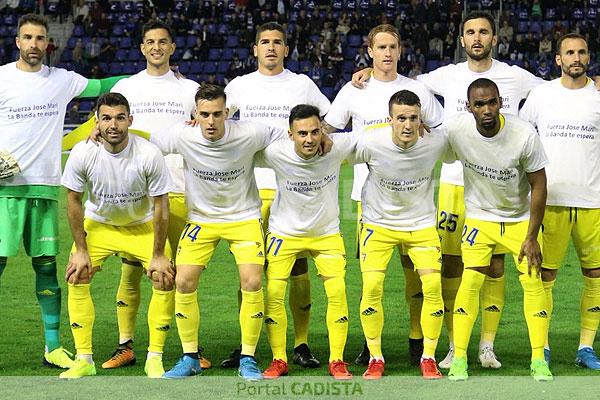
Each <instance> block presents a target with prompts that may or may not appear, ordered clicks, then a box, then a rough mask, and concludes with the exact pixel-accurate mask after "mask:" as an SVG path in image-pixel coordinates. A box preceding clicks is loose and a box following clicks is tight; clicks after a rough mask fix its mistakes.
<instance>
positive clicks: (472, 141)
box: [444, 78, 552, 381]
mask: <svg viewBox="0 0 600 400" xmlns="http://www.w3.org/2000/svg"><path fill="white" fill-rule="evenodd" d="M467 98H468V103H467V108H468V110H469V111H470V112H471V113H472V116H471V115H468V114H464V113H461V114H458V115H456V116H454V117H452V118H450V119H448V120H447V121H444V128H445V130H446V132H447V134H448V140H449V142H450V146H451V147H452V149H453V150H454V152H455V153H456V158H457V159H460V160H461V162H462V163H463V165H464V177H465V204H466V214H467V215H466V219H465V225H464V228H463V232H462V257H463V260H464V264H465V270H464V272H463V277H462V282H461V284H460V287H459V289H458V293H457V295H456V302H455V305H454V345H455V354H454V358H453V360H452V364H451V366H450V372H449V374H448V377H449V378H450V379H451V380H465V379H467V378H468V373H467V348H468V345H469V338H470V336H471V330H472V329H473V324H474V323H475V320H476V319H477V313H478V311H479V292H480V290H481V287H482V285H483V282H484V280H485V277H486V275H488V274H489V271H490V259H491V257H492V254H494V253H498V254H504V253H512V254H513V257H514V259H515V264H516V265H517V269H518V271H519V273H520V275H519V281H520V282H521V286H522V287H523V306H524V307H523V308H524V313H525V320H526V321H527V328H528V331H529V340H530V343H531V349H532V353H531V375H532V376H533V377H534V379H535V380H538V381H547V380H552V374H551V373H550V369H549V368H548V364H547V363H546V361H544V340H545V338H546V335H547V333H548V311H547V307H546V297H545V296H544V287H543V285H542V280H541V278H540V269H541V261H542V257H541V250H540V245H539V243H538V239H537V237H538V233H539V228H540V225H541V223H542V218H543V217H544V205H545V203H546V174H545V171H544V166H545V165H546V164H547V163H548V161H547V159H546V155H545V154H544V149H543V147H542V144H541V141H540V138H539V137H538V135H537V133H536V132H535V130H534V128H533V126H532V125H531V124H529V123H527V122H525V121H523V120H521V119H519V118H518V117H515V116H513V115H503V114H500V110H501V108H502V99H501V98H500V94H499V91H498V87H497V86H496V84H495V83H494V82H493V81H491V80H489V79H486V78H480V79H476V80H475V81H473V83H471V84H470V85H469V88H468V90H467ZM530 193H531V201H530V199H529V195H530Z"/></svg>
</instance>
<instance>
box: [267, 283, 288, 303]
mask: <svg viewBox="0 0 600 400" xmlns="http://www.w3.org/2000/svg"><path fill="white" fill-rule="evenodd" d="M286 288H287V281H286V280H284V279H269V280H268V281H267V298H268V299H269V300H273V301H275V302H276V303H281V304H283V300H284V298H285V289H286Z"/></svg>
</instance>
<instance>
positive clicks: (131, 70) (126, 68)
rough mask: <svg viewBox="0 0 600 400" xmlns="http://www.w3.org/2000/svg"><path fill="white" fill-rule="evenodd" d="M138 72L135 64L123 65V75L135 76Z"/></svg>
mask: <svg viewBox="0 0 600 400" xmlns="http://www.w3.org/2000/svg"><path fill="white" fill-rule="evenodd" d="M136 72H137V70H136V68H135V64H134V63H132V62H127V63H125V64H124V65H123V74H125V75H133V74H135V73H136Z"/></svg>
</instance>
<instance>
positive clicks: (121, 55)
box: [115, 49, 128, 62]
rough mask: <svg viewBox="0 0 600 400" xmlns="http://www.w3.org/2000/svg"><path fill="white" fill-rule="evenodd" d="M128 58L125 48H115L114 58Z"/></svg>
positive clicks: (120, 59) (118, 59)
mask: <svg viewBox="0 0 600 400" xmlns="http://www.w3.org/2000/svg"><path fill="white" fill-rule="evenodd" d="M127 59H128V51H127V50H123V49H119V50H117V52H116V53H115V60H117V61H121V62H123V61H126V60H127Z"/></svg>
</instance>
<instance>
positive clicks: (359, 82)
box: [352, 67, 373, 89]
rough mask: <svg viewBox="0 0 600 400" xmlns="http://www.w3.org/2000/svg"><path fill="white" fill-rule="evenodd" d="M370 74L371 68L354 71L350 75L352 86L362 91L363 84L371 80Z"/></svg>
mask: <svg viewBox="0 0 600 400" xmlns="http://www.w3.org/2000/svg"><path fill="white" fill-rule="evenodd" d="M371 72H373V68H371V67H367V68H365V69H361V70H360V71H356V72H355V73H353V74H352V86H354V87H357V88H359V89H362V88H363V86H364V84H365V82H366V81H368V80H369V78H371Z"/></svg>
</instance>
